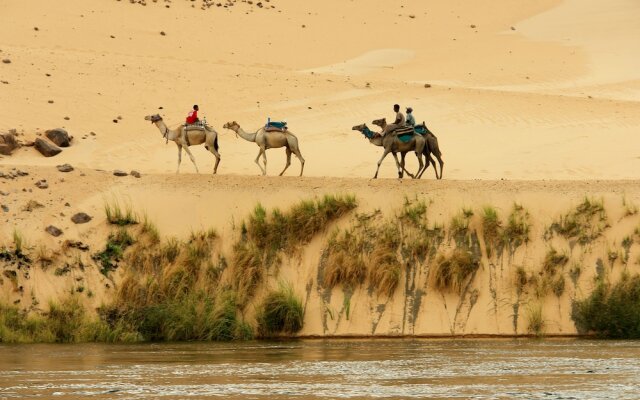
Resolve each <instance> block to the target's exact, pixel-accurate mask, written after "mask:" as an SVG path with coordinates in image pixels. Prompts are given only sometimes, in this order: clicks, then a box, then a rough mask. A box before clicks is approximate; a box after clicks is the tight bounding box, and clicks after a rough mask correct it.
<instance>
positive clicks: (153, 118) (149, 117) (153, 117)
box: [144, 114, 162, 124]
mask: <svg viewBox="0 0 640 400" xmlns="http://www.w3.org/2000/svg"><path fill="white" fill-rule="evenodd" d="M144 119H145V120H147V121H151V123H152V124H154V123H156V122H158V121H162V117H161V116H160V114H154V115H147V116H146V117H144Z"/></svg>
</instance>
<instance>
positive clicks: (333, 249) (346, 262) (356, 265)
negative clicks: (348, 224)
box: [322, 231, 367, 288]
mask: <svg viewBox="0 0 640 400" xmlns="http://www.w3.org/2000/svg"><path fill="white" fill-rule="evenodd" d="M362 239H363V238H362V237H360V236H359V234H358V233H357V232H354V231H343V232H336V233H335V234H334V235H333V236H332V237H331V239H329V243H328V244H327V254H326V259H325V263H324V264H325V267H324V271H323V276H322V284H323V286H325V287H327V288H334V287H336V286H338V285H342V286H344V287H347V288H355V287H356V286H358V285H360V284H362V283H363V282H364V280H365V278H366V276H367V264H366V262H365V253H366V246H367V244H366V243H365V242H364V240H362Z"/></svg>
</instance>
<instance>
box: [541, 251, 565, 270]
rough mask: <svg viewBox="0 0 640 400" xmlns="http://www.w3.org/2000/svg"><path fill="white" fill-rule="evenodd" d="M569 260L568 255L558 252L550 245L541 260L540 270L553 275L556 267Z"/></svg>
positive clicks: (562, 265)
mask: <svg viewBox="0 0 640 400" xmlns="http://www.w3.org/2000/svg"><path fill="white" fill-rule="evenodd" d="M568 262H569V256H567V255H566V254H564V253H559V252H558V250H556V249H555V248H553V247H551V248H550V249H549V251H547V254H546V255H545V256H544V261H543V262H542V271H543V272H544V273H545V274H549V275H554V274H555V273H556V271H557V270H558V268H562V267H564V266H565V265H567V263H568Z"/></svg>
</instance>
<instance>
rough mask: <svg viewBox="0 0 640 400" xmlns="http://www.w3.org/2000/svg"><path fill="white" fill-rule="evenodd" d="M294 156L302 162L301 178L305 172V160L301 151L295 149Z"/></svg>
mask: <svg viewBox="0 0 640 400" xmlns="http://www.w3.org/2000/svg"><path fill="white" fill-rule="evenodd" d="M293 154H295V155H296V157H298V160H300V175H299V176H302V172H303V171H304V158H303V157H302V153H300V149H298V148H295V147H294V149H293Z"/></svg>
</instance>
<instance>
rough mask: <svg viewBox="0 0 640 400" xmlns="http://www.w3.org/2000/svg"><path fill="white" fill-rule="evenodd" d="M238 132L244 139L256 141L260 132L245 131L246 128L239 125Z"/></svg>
mask: <svg viewBox="0 0 640 400" xmlns="http://www.w3.org/2000/svg"><path fill="white" fill-rule="evenodd" d="M236 133H237V134H238V136H240V137H241V138H243V139H244V140H246V141H248V142H255V141H256V135H257V134H258V132H255V133H248V132H245V131H244V129H242V128H240V127H238V130H237V131H236Z"/></svg>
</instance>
